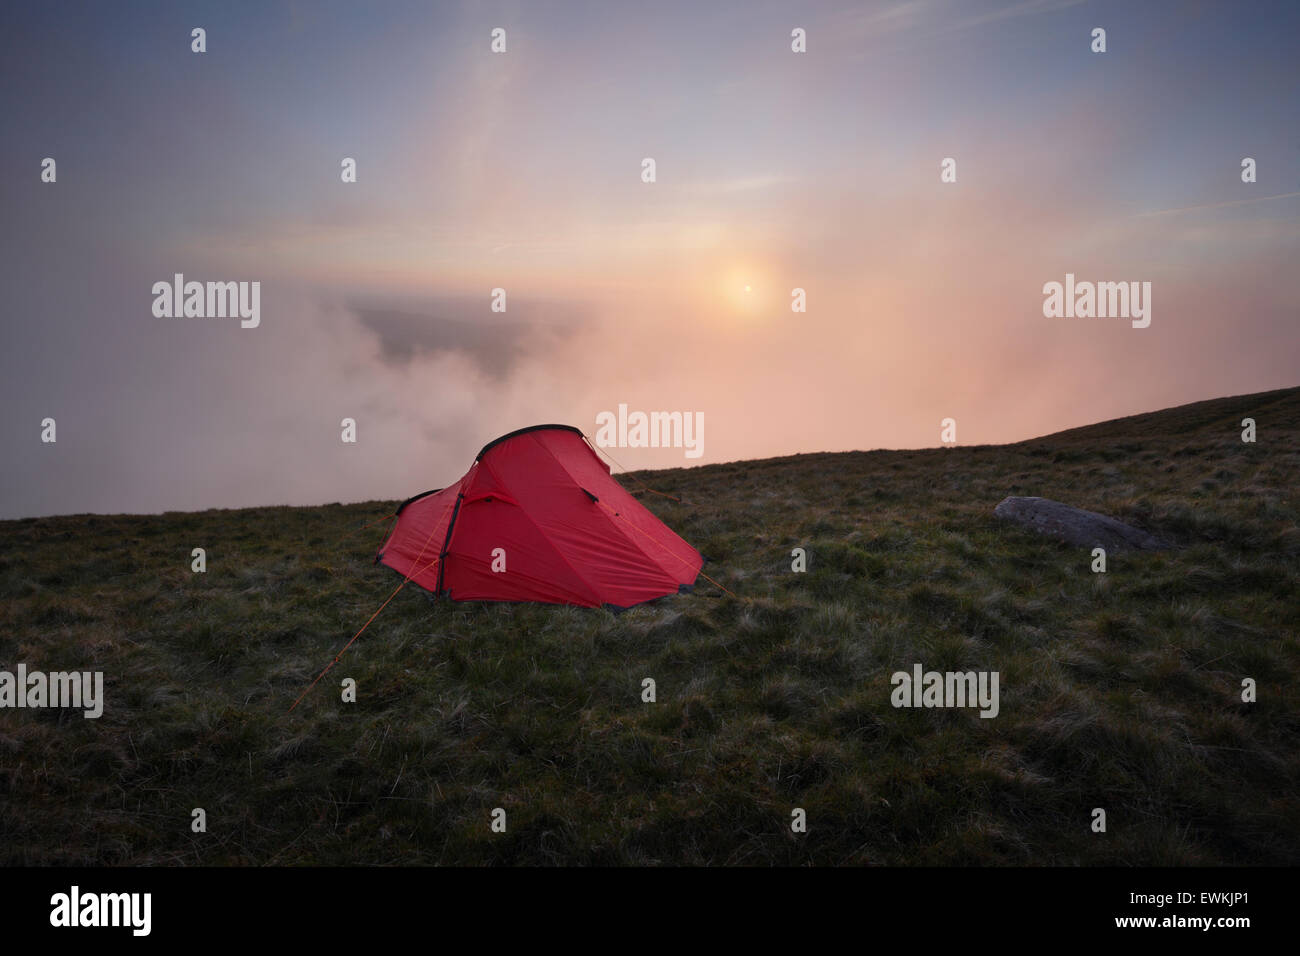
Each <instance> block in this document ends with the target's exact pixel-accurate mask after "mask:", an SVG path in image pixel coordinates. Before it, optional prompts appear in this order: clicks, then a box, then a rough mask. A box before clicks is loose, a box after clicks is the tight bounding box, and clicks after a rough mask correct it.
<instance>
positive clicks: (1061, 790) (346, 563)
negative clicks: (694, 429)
mask: <svg viewBox="0 0 1300 956" xmlns="http://www.w3.org/2000/svg"><path fill="white" fill-rule="evenodd" d="M1246 416H1250V417H1253V418H1255V419H1256V421H1257V423H1258V429H1259V435H1258V441H1257V442H1256V443H1254V444H1246V443H1243V442H1242V441H1241V437H1240V433H1241V428H1240V424H1239V423H1240V421H1241V419H1242V418H1243V417H1246ZM1297 422H1300V389H1288V390H1285V391H1280V392H1270V393H1265V394H1261V395H1255V396H1241V397H1236V398H1229V399H1219V400H1215V401H1212V402H1201V403H1197V404H1195V405H1189V406H1184V407H1182V408H1175V409H1169V410H1166V411H1163V412H1156V413H1153V414H1149V415H1140V416H1135V417H1133V418H1126V419H1120V420H1118V421H1115V422H1107V423H1104V424H1101V425H1094V426H1089V427H1086V428H1079V429H1073V430H1071V431H1067V432H1061V433H1059V434H1056V435H1052V436H1048V437H1046V438H1043V439H1037V440H1034V441H1028V442H1022V443H1019V444H1016V445H1008V446H983V447H974V448H961V447H959V448H952V449H935V450H927V451H896V452H895V451H878V452H861V453H848V454H825V455H800V456H795V457H792V458H782V459H772V460H768V461H755V462H739V463H732V464H727V465H718V466H710V467H702V468H697V469H682V470H676V471H666V472H654V473H644V474H641V475H638V476H636V477H637V478H639V479H641V480H644V481H646V482H648V483H649V484H651V485H652V486H654V487H655V488H656V489H658V490H660V491H663V492H667V493H670V494H673V495H676V496H679V497H680V498H681V499H682V501H681V502H673V501H668V500H666V499H663V498H660V497H657V496H649V497H647V498H646V499H645V501H646V504H647V506H649V507H650V508H652V509H653V510H654V511H655V512H656V513H658V514H659V515H660V516H661V517H662V518H663V519H664V520H665V521H666V522H667V523H668V524H669V525H670V526H671V527H673V528H674V529H675V530H677V531H678V532H679V533H680V534H681V535H682V536H683V537H685V538H686V539H687V540H688V541H691V542H692V543H693V544H695V545H697V546H698V547H699V548H700V549H701V550H702V551H703V552H704V553H705V554H706V555H708V556H709V557H710V558H711V559H713V561H712V563H711V564H709V565H707V566H706V569H705V570H706V571H707V572H708V573H709V574H711V575H713V576H714V577H716V578H717V579H718V580H719V581H720V582H721V583H722V584H724V585H725V586H726V587H727V588H729V589H730V590H732V591H734V592H735V593H736V594H737V597H736V598H732V597H729V596H727V595H725V594H723V593H722V592H720V591H719V590H718V589H716V588H714V587H712V586H711V585H709V584H708V583H707V582H704V581H701V582H700V586H699V587H698V588H697V589H696V591H695V593H694V594H692V595H682V596H677V597H673V598H669V599H665V600H663V601H661V602H657V603H655V604H652V605H646V606H641V607H638V608H635V609H633V610H632V611H629V612H628V613H626V614H623V615H619V616H615V615H612V614H609V613H607V612H604V611H584V610H578V609H571V608H558V607H542V606H527V605H518V606H515V605H481V604H480V605H466V604H448V603H435V602H432V601H431V600H429V599H428V598H427V595H425V594H424V593H423V592H421V591H419V590H418V589H417V588H415V587H414V586H410V587H407V588H406V589H405V590H404V591H402V592H401V593H400V594H399V595H398V596H397V597H396V598H395V599H394V600H393V602H392V603H391V604H389V605H388V607H387V608H386V609H385V610H384V612H383V614H382V615H381V616H380V617H379V618H378V619H377V620H376V622H375V623H374V624H372V625H371V626H370V628H369V630H368V631H367V632H366V633H365V634H364V635H363V636H362V637H361V639H360V640H358V641H357V643H355V644H354V645H353V646H352V648H351V649H350V650H349V651H348V653H347V654H346V655H345V656H344V657H343V659H342V662H341V663H340V664H339V665H338V666H337V667H336V668H335V669H334V670H333V671H331V673H330V675H329V677H327V678H326V679H325V680H324V681H322V682H321V683H320V684H319V685H317V687H316V688H314V689H313V690H312V692H311V693H310V694H309V695H308V696H307V698H306V699H305V700H304V702H303V704H302V705H301V706H300V707H299V708H298V709H297V710H296V711H295V712H294V713H293V714H288V713H286V711H287V710H288V707H289V705H290V704H291V703H292V702H293V700H294V699H295V698H296V697H297V696H298V694H299V693H300V692H301V691H302V690H303V688H304V687H306V685H307V684H308V683H309V682H310V681H311V680H312V678H313V677H315V675H316V674H317V673H318V672H319V670H320V669H321V668H322V667H323V666H324V665H325V664H326V663H327V662H328V661H329V660H330V659H332V657H333V656H334V655H335V654H336V653H337V652H338V651H339V649H340V648H341V647H342V646H343V645H344V643H345V642H346V641H347V639H348V637H350V636H351V634H352V633H353V631H354V630H355V629H356V628H357V627H359V626H360V625H361V623H363V622H364V621H365V620H366V619H367V618H368V617H369V616H370V614H371V613H372V612H373V611H374V610H375V608H376V607H378V606H379V605H380V603H381V602H382V601H383V600H384V598H385V597H387V596H388V594H389V593H390V592H391V590H392V589H393V587H394V586H395V585H396V584H397V583H398V579H396V578H395V577H394V576H393V575H392V573H391V572H389V571H387V570H386V569H382V568H376V567H373V566H372V565H371V563H370V559H371V556H372V555H373V547H374V546H375V545H376V544H377V543H378V540H379V539H380V537H381V535H382V528H381V527H378V526H376V527H369V528H364V529H363V528H362V527H361V526H362V525H364V524H365V523H366V522H369V521H372V520H374V519H376V518H378V517H380V516H382V515H385V514H387V513H388V512H390V511H391V510H392V506H393V505H394V504H395V503H396V502H383V503H368V504H360V505H349V506H339V505H334V506H327V507H322V508H274V509H248V510H240V511H209V512H203V513H197V514H166V515H161V516H148V517H130V516H114V517H102V516H72V517H60V518H42V519H31V520H26V521H12V522H3V523H0V529H2V530H3V535H2V536H0V595H2V596H3V612H2V613H3V617H4V621H3V624H4V626H3V629H2V630H0V668H3V669H10V670H12V669H13V668H14V667H15V666H16V664H17V663H18V662H22V663H25V664H26V665H27V666H28V668H29V669H45V670H68V669H73V668H79V669H89V670H103V671H104V672H105V680H106V684H107V704H106V705H105V708H104V714H103V717H102V718H100V719H99V720H85V719H83V718H82V717H81V716H80V715H79V714H78V715H74V714H73V713H72V712H67V711H64V712H60V711H53V710H45V711H38V710H8V709H4V710H0V799H2V800H3V802H4V804H5V813H3V814H0V862H4V863H9V864H18V863H42V864H44V863H110V864H144V863H154V864H167V863H184V864H198V863H207V864H266V863H276V864H285V863H458V864H480V863H519V862H524V863H653V862H664V863H688V864H689V863H747V864H754V863H778V864H796V863H807V862H812V863H821V864H825V863H864V862H871V863H894V864H910V863H929V864H943V863H1054V864H1076V863H1077V864H1102V863H1119V864H1139V865H1143V864H1174V865H1177V864H1187V863H1246V864H1249V863H1291V864H1294V863H1297V862H1300V805H1298V804H1300V798H1297V796H1296V794H1297V793H1300V748H1297V746H1296V742H1297V739H1298V738H1300V733H1298V732H1300V691H1298V690H1297V687H1300V643H1298V642H1297V637H1296V630H1295V627H1296V621H1297V620H1300V602H1298V600H1297V593H1298V590H1297V570H1296V568H1297V553H1298V552H1300V527H1298V526H1297V517H1298V514H1300V506H1298V505H1297V501H1296V496H1295V492H1296V487H1295V478H1296V475H1297V474H1300V433H1298V430H1297V425H1296V423H1297ZM625 484H627V485H628V487H633V484H634V483H631V482H625ZM1008 494H1026V495H1043V496H1047V497H1052V498H1057V499H1060V500H1063V501H1067V502H1069V503H1072V504H1076V505H1079V506H1081V507H1084V508H1090V509H1093V510H1097V511H1102V512H1105V513H1108V514H1113V515H1115V516H1116V517H1119V518H1121V519H1124V520H1128V521H1130V522H1133V523H1136V524H1139V525H1142V526H1144V527H1147V528H1150V529H1153V530H1158V531H1159V532H1161V533H1162V534H1164V535H1166V536H1167V537H1170V538H1172V539H1173V540H1175V541H1176V542H1177V543H1178V547H1177V548H1175V549H1173V550H1171V551H1168V552H1162V553H1157V554H1143V555H1134V556H1112V557H1111V558H1110V560H1109V567H1108V571H1107V573H1105V574H1094V573H1092V572H1091V571H1090V569H1089V565H1090V562H1091V557H1090V555H1088V554H1086V553H1083V552H1080V551H1078V550H1075V549H1071V548H1068V547H1066V546H1064V545H1060V544H1057V543H1054V542H1052V541H1050V540H1046V539H1042V538H1038V537H1036V536H1033V535H1031V534H1028V533H1026V532H1023V531H1020V530H1018V529H1015V528H1012V527H1008V526H1006V525H1003V524H1001V523H999V522H996V521H995V520H994V519H993V517H992V510H993V507H994V505H996V504H997V502H998V501H1000V500H1001V499H1002V497H1004V496H1005V495H1008ZM196 547H202V548H205V549H206V550H207V572H206V573H204V574H195V573H192V572H191V570H190V561H191V558H190V553H191V549H193V548H196ZM796 547H802V548H805V549H807V552H808V555H809V567H808V571H807V573H803V574H798V573H792V572H791V557H790V553H791V550H792V549H793V548H796ZM917 663H920V664H922V665H923V666H924V667H925V669H927V670H930V669H934V670H940V671H948V670H968V669H969V670H989V671H997V672H998V673H999V675H1000V691H1001V700H1000V713H999V714H998V716H997V717H996V718H992V719H981V718H980V717H978V716H977V714H976V712H975V711H973V710H960V709H949V710H944V709H899V708H895V707H893V706H892V705H891V703H890V695H891V690H892V687H891V683H890V677H891V674H892V673H893V672H895V671H910V670H911V669H912V667H913V665H914V664H917ZM345 677H351V678H354V679H355V680H356V682H357V687H358V701H357V703H355V704H349V703H343V702H341V700H340V685H339V682H340V681H341V680H342V679H343V678H345ZM646 677H651V678H653V679H654V680H655V681H656V684H657V696H658V699H657V702H655V703H653V704H651V703H644V702H642V699H641V689H642V680H643V678H646ZM1244 678H1251V679H1253V680H1254V681H1256V682H1257V684H1258V701H1257V702H1256V703H1243V702H1242V700H1241V687H1242V680H1243V679H1244ZM196 807H201V808H204V809H205V811H206V814H207V832H206V833H194V832H192V829H191V811H192V810H193V809H194V808H196ZM495 807H502V808H504V809H505V810H506V811H507V814H508V829H507V832H506V833H504V834H499V833H498V834H494V833H492V832H490V829H489V815H490V813H491V811H492V809H493V808H495ZM795 807H801V808H803V809H804V810H806V812H807V817H808V832H807V833H804V834H795V833H793V832H791V828H790V820H791V811H792V809H793V808H795ZM1097 807H1101V808H1104V809H1105V810H1106V814H1107V832H1106V833H1105V834H1097V833H1093V832H1092V831H1091V830H1090V824H1091V823H1092V820H1093V816H1092V812H1093V809H1094V808H1097Z"/></svg>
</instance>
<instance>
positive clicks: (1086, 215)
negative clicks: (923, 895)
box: [0, 0, 1300, 518]
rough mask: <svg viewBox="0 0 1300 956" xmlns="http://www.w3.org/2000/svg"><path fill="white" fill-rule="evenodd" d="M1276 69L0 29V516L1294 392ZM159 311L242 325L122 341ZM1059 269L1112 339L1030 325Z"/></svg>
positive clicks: (25, 14) (207, 21)
mask: <svg viewBox="0 0 1300 956" xmlns="http://www.w3.org/2000/svg"><path fill="white" fill-rule="evenodd" d="M195 27H202V28H203V29H204V30H205V31H206V51H205V52H202V53H196V52H193V51H192V49H191V44H192V38H191V31H192V30H193V29H194V28H195ZM1097 27H1100V28H1103V29H1104V30H1105V31H1106V33H1105V40H1106V50H1105V52H1093V50H1092V46H1093V43H1094V40H1093V30H1094V28H1097ZM497 28H499V29H501V30H504V31H505V47H506V48H505V51H504V52H494V51H493V49H492V32H493V30H494V29H497ZM796 28H799V29H802V30H803V31H805V35H806V52H801V53H796V52H794V51H793V50H792V49H791V45H792V42H794V41H793V40H792V37H791V32H792V31H793V30H795V29H796ZM1298 41H1300V6H1297V5H1296V4H1295V3H1293V2H1285V3H1270V2H1265V0H1260V2H1251V3H1249V4H1240V3H1198V2H1194V0H1192V2H1178V3H1175V2H1169V3H1166V2H1159V0H1153V2H1144V3H1140V4H1136V3H1128V2H1114V3H1106V2H1092V0H1089V2H1073V0H896V2H852V3H848V2H807V3H798V2H780V3H778V2H768V0H711V2H709V3H700V2H698V0H692V2H686V3H678V2H671V0H669V2H656V3H641V2H638V3H632V2H621V0H603V2H580V0H565V2H561V0H527V2H524V0H520V2H495V0H481V2H455V3H451V2H448V3H441V2H429V0H421V2H409V3H407V2H392V0H379V2H375V3H366V4H362V3H358V2H351V3H336V2H323V0H312V2H287V3H237V2H235V3H232V2H220V3H210V4H207V3H188V2H162V3H131V4H92V3H80V4H72V3H64V2H59V0H53V2H46V3H42V4H31V5H22V6H21V7H19V6H18V5H5V6H4V7H3V9H2V10H0V222H2V225H0V277H2V278H3V287H4V294H3V298H0V302H2V303H3V314H2V327H3V345H2V347H0V407H2V408H3V412H4V414H3V415H2V416H0V448H3V457H2V459H0V461H2V466H0V518H18V517H30V516H40V515H48V514H65V513H84V512H99V513H119V512H131V513H156V512H162V511H167V510H186V511H188V510H202V509H206V508H227V507H244V506H254V505H280V504H293V505H314V504H322V503H327V502H334V501H345V502H346V501H361V500H372V499H404V498H406V497H409V496H411V495H413V494H416V493H418V492H421V491H425V490H428V489H430V488H435V487H441V486H444V485H447V484H450V483H451V482H453V481H454V480H455V479H456V478H458V477H459V476H460V475H461V474H463V473H464V471H465V470H466V469H467V468H468V467H469V465H470V463H471V462H472V460H473V457H474V455H475V454H476V453H477V451H478V449H479V448H480V447H481V446H482V445H484V444H485V443H486V442H488V441H489V440H491V439H492V438H495V437H497V436H498V435H501V434H504V433H506V432H509V431H512V430H514V429H516V428H520V427H523V426H526V425H530V424H536V423H543V422H558V423H566V424H571V425H576V426H577V427H579V428H581V429H582V430H583V431H585V432H586V433H587V434H588V435H591V436H593V437H595V435H596V431H597V420H598V419H597V417H598V416H599V415H600V414H601V413H602V412H617V410H618V408H619V406H620V405H625V406H627V408H628V409H629V410H630V411H637V410H640V411H645V412H651V411H679V412H683V413H686V414H689V415H692V416H702V418H703V421H704V423H705V427H704V432H703V444H702V454H701V455H700V456H699V457H687V456H686V454H685V449H683V448H632V447H611V448H608V449H607V451H608V453H609V455H610V456H611V457H612V459H613V460H614V461H616V462H617V463H618V465H617V466H615V468H614V470H615V471H616V472H617V471H619V470H621V469H622V468H623V467H627V468H671V467H681V466H694V465H700V464H709V463H714V462H722V461H733V460H739V459H750V458H763V457H772V456H777V455H787V454H795V453H800V452H814V451H845V450H854V449H871V448H919V447H933V446H937V445H939V444H940V442H941V422H942V421H943V420H944V419H946V418H951V419H953V420H954V421H955V423H956V439H957V442H958V443H959V444H963V445H973V444H983V443H996V442H1008V441H1018V440H1021V439H1025V438H1031V437H1034V436H1038V435H1043V434H1048V433H1051V432H1054V431H1058V430H1061V429H1065V428H1070V427H1074V426H1078V425H1083V424H1088V423H1090V422H1095V421H1102V420H1106V419H1110V418H1115V417H1119V416H1123V415H1129V414H1135V413H1138V412H1143V411H1150V410H1155V409H1159V408H1164V407H1168V406H1172V405H1178V404H1182V403H1186V402H1192V401H1198V400H1201V399H1207V398H1214V397H1218V396H1223V395H1236V394H1243V393H1248V392H1257V391H1264V390H1267V389H1273V388H1282V387H1288V386H1294V385H1298V384H1300V324H1298V322H1297V319H1298V318H1300V291H1298V290H1297V285H1296V283H1295V282H1294V278H1293V277H1294V271H1295V267H1296V264H1297V263H1298V262H1300V216H1298V215H1297V213H1298V212H1300V131H1298V130H1300V127H1298V126H1297V123H1296V120H1297V116H1300V110H1298V109H1297V105H1298V103H1300V67H1298V66H1297V58H1296V57H1295V55H1294V54H1295V50H1296V49H1297V48H1298V47H1300V42H1298ZM647 157H648V158H652V159H653V160H654V162H655V170H654V171H655V178H654V181H653V182H645V181H643V160H644V159H646V158H647ZM1246 157H1249V158H1252V159H1254V160H1255V169H1256V181H1255V182H1243V181H1242V160H1243V158H1246ZM46 158H52V159H54V160H55V181H54V182H47V181H43V162H44V160H45V159H46ZM345 158H351V159H353V160H355V162H356V182H344V181H343V176H342V163H343V160H344V159H345ZM947 158H951V159H952V160H954V161H955V181H952V182H944V181H942V177H941V171H942V170H941V163H942V162H943V160H945V159H947ZM177 273H180V274H183V275H184V276H185V278H186V280H187V281H188V280H196V281H200V282H207V281H221V282H226V281H241V282H254V281H256V282H258V283H259V284H260V285H259V288H260V316H259V318H260V323H259V324H258V325H257V327H256V328H243V327H241V323H240V321H239V319H238V318H235V319H231V318H216V317H213V318H195V317H189V318H186V317H160V316H158V315H156V314H155V309H154V301H155V295H154V292H153V286H154V284H155V283H157V282H160V281H161V282H167V283H170V282H171V281H172V277H173V276H174V275H175V274H177ZM1067 274H1072V275H1074V276H1075V277H1076V278H1077V280H1079V281H1085V280H1087V281H1095V282H1103V281H1105V282H1120V281H1122V282H1140V283H1145V282H1149V283H1151V286H1150V288H1151V300H1150V308H1151V315H1150V317H1151V323H1150V325H1149V326H1148V327H1146V328H1135V327H1133V326H1132V324H1131V323H1130V322H1129V321H1128V320H1127V319H1124V318H1118V319H1117V318H1087V317H1068V318H1067V317H1048V316H1045V315H1044V299H1045V296H1044V291H1043V290H1044V285H1045V284H1046V283H1049V282H1053V281H1055V282H1062V283H1063V282H1064V281H1065V276H1066V275H1067ZM494 289H504V290H505V311H504V312H494V311H493V308H492V306H493V301H494V299H493V290H494ZM794 289H802V290H804V296H805V301H806V311H803V312H796V311H793V310H792V308H791V304H792V301H793V298H792V290H794ZM345 418H350V419H353V420H354V421H355V422H356V429H355V434H356V441H355V442H344V441H343V440H342V431H343V429H342V427H341V422H342V420H343V419H345ZM46 419H53V420H54V421H55V423H56V426H55V428H56V432H55V438H56V440H55V441H53V442H49V441H44V440H43V434H44V433H45V431H46V430H45V427H44V426H43V424H42V423H43V422H44V421H45V420H46ZM47 437H48V436H47Z"/></svg>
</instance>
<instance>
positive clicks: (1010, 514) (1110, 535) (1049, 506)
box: [993, 497, 1169, 554]
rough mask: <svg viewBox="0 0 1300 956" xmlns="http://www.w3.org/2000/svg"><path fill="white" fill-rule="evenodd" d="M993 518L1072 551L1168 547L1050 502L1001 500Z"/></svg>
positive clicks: (1140, 533)
mask: <svg viewBox="0 0 1300 956" xmlns="http://www.w3.org/2000/svg"><path fill="white" fill-rule="evenodd" d="M993 514H994V515H996V516H997V517H999V518H1002V519H1003V520H1004V521H1014V522H1015V523H1016V524H1019V525H1023V526H1024V527H1026V528H1032V529H1033V530H1035V531H1038V532H1040V533H1042V534H1047V535H1051V536H1052V537H1054V538H1057V539H1058V540H1061V541H1064V542H1065V543H1067V544H1072V545H1075V546H1076V547H1080V548H1096V547H1102V548H1105V549H1106V553H1107V554H1110V553H1112V552H1115V551H1124V550H1137V551H1152V550H1157V549H1160V548H1167V547H1169V545H1168V544H1167V543H1166V542H1165V541H1162V540H1161V539H1160V538H1157V537H1156V536H1155V535H1151V534H1148V533H1147V532H1145V531H1142V530H1139V529H1138V528H1134V527H1132V526H1130V525H1126V524H1125V523H1124V522H1122V521H1116V520H1115V519H1114V518H1108V517H1107V516H1106V515H1099V514H1097V512H1095V511H1084V510H1083V509H1082V508H1072V507H1070V506H1069V505H1065V504H1061V502H1059V501H1053V500H1052V499H1050V498H1014V497H1012V498H1003V499H1002V502H1001V504H999V505H998V506H997V507H996V508H994V509H993Z"/></svg>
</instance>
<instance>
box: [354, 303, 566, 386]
mask: <svg viewBox="0 0 1300 956" xmlns="http://www.w3.org/2000/svg"><path fill="white" fill-rule="evenodd" d="M511 308H512V313H513V314H516V315H518V314H522V315H524V316H525V317H526V318H528V319H530V320H531V321H492V320H489V319H486V318H484V313H485V312H486V308H485V300H483V299H482V298H479V299H474V300H469V299H464V298H459V299H446V300H443V301H442V302H440V303H439V305H438V306H437V307H436V308H435V309H434V310H432V311H424V312H410V311H403V310H401V309H394V308H375V307H366V306H360V307H354V308H353V312H354V314H355V315H356V317H357V320H358V321H359V322H360V323H361V325H362V326H363V327H364V328H365V329H368V330H369V331H370V332H372V333H374V334H375V335H376V336H378V338H379V346H380V351H379V357H380V359H381V360H382V361H384V362H385V363H387V364H389V365H392V366H398V365H409V364H410V363H411V362H412V361H413V360H415V359H416V358H420V357H423V356H437V355H440V354H453V355H459V356H461V357H463V358H466V359H468V360H469V361H470V362H471V363H472V364H473V366H474V367H475V368H476V369H477V370H478V371H479V372H480V373H482V374H483V375H485V376H488V377H490V378H493V379H496V380H498V381H499V380H501V379H503V378H505V377H506V376H507V375H509V374H510V372H511V371H512V370H513V369H515V368H516V367H517V366H518V364H519V362H520V361H521V360H522V359H523V358H524V357H525V356H527V355H535V356H536V355H540V356H545V355H546V354H548V353H550V352H551V351H552V350H553V349H554V348H556V347H558V346H560V345H562V344H563V342H564V341H565V340H566V339H568V338H569V337H570V336H571V335H572V334H574V332H576V331H577V328H578V326H579V325H581V324H582V321H581V320H580V319H578V318H577V316H578V315H579V314H580V312H581V310H580V309H579V308H578V307H572V308H571V309H569V310H568V312H569V314H570V315H571V316H573V318H570V319H568V320H561V321H555V320H554V319H552V320H549V321H548V320H547V318H546V316H547V314H548V313H550V312H552V311H554V308H553V307H548V305H547V304H546V303H520V304H515V305H512V307H511Z"/></svg>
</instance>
